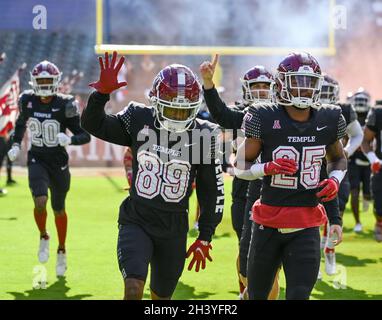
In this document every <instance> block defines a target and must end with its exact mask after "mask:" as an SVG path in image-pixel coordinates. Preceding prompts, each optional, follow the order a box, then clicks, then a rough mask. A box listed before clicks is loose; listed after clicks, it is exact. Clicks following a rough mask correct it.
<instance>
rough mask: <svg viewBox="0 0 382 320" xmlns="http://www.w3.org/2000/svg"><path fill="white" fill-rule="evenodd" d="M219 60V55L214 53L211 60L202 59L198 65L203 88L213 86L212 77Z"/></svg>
mask: <svg viewBox="0 0 382 320" xmlns="http://www.w3.org/2000/svg"><path fill="white" fill-rule="evenodd" d="M218 61H219V55H218V54H215V56H214V59H213V60H212V62H211V61H204V62H203V63H202V64H201V65H200V74H201V76H202V80H203V85H204V88H205V89H211V88H212V87H213V86H214V82H213V80H212V78H213V77H214V73H215V68H216V65H217V64H218Z"/></svg>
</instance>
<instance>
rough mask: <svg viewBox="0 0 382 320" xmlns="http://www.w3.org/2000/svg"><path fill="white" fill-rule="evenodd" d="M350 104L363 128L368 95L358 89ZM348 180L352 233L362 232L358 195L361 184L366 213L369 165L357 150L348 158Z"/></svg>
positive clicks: (368, 107)
mask: <svg viewBox="0 0 382 320" xmlns="http://www.w3.org/2000/svg"><path fill="white" fill-rule="evenodd" d="M352 104H353V106H354V109H355V111H356V113H357V116H358V119H359V122H360V123H361V125H362V126H363V127H364V126H365V121H366V116H367V114H368V112H369V110H370V107H371V101H370V95H369V93H368V92H366V91H365V90H364V89H363V88H360V89H358V91H357V92H355V93H354V95H353V97H352ZM348 171H349V180H350V190H351V191H350V193H351V208H352V211H353V215H354V219H355V222H356V225H355V227H354V232H362V224H361V221H360V215H359V194H360V189H361V184H362V198H363V211H365V212H366V211H367V210H368V208H369V203H370V200H371V191H370V176H371V170H370V163H369V161H368V159H367V157H366V156H365V155H364V153H363V152H362V150H361V148H358V149H357V150H356V152H355V153H354V154H353V155H352V156H351V157H350V161H349V168H348Z"/></svg>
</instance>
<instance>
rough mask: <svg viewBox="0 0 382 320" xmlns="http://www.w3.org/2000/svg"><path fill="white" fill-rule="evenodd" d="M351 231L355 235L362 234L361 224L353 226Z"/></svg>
mask: <svg viewBox="0 0 382 320" xmlns="http://www.w3.org/2000/svg"><path fill="white" fill-rule="evenodd" d="M353 231H354V232H356V233H360V232H362V224H360V223H357V224H356V225H355V227H354V229H353Z"/></svg>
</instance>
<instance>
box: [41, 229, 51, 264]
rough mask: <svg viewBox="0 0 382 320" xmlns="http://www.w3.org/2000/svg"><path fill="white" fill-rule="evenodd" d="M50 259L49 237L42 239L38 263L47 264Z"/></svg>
mask: <svg viewBox="0 0 382 320" xmlns="http://www.w3.org/2000/svg"><path fill="white" fill-rule="evenodd" d="M48 259H49V235H48V234H47V235H46V236H45V237H41V238H40V247H39V249H38V261H39V262H40V263H46V262H47V261H48Z"/></svg>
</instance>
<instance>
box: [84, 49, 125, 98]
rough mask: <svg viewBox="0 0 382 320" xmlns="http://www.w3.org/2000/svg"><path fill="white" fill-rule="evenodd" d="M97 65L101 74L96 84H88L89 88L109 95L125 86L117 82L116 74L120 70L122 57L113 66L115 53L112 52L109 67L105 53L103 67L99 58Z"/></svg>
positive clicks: (107, 55)
mask: <svg viewBox="0 0 382 320" xmlns="http://www.w3.org/2000/svg"><path fill="white" fill-rule="evenodd" d="M98 59H99V65H100V68H101V74H100V76H99V80H98V81H97V82H93V83H90V84H89V86H91V87H93V88H95V89H96V90H97V91H98V92H100V93H111V92H113V91H114V90H117V89H119V88H121V87H124V86H126V85H127V82H125V81H124V82H118V72H119V70H120V69H121V67H122V65H123V62H124V61H125V58H124V57H121V59H119V61H118V64H117V65H115V62H116V60H117V52H116V51H114V52H113V58H112V59H111V64H110V65H109V54H108V53H107V52H106V53H105V65H104V64H103V60H102V57H99V58H98Z"/></svg>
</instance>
